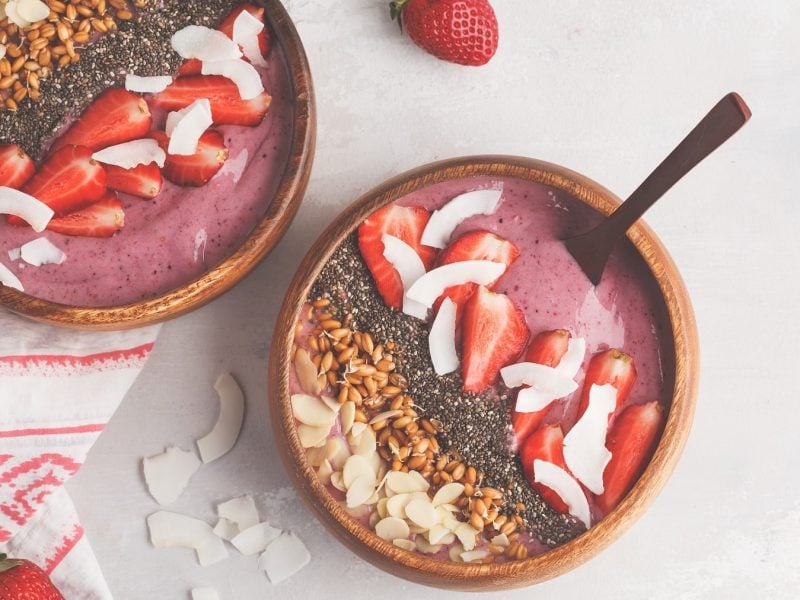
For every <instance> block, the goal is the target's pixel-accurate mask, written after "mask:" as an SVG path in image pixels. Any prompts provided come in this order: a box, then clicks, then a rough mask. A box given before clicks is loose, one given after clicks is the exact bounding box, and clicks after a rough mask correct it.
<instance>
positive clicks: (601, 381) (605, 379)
mask: <svg viewBox="0 0 800 600" xmlns="http://www.w3.org/2000/svg"><path fill="white" fill-rule="evenodd" d="M635 382H636V367H634V365H633V357H632V356H630V355H629V354H625V353H624V352H622V351H621V350H617V349H616V348H609V349H608V350H606V351H604V352H600V353H598V354H595V355H594V356H593V357H592V360H591V361H590V362H589V366H588V367H587V369H586V378H585V379H584V381H583V389H582V390H581V401H580V404H579V406H578V418H579V419H580V418H581V415H583V412H584V411H585V410H586V407H587V406H589V390H591V389H592V385H593V384H597V385H605V384H606V383H610V384H611V385H613V386H614V387H615V388H617V410H619V407H620V406H622V405H623V404H624V403H625V400H626V399H627V398H628V395H629V394H630V393H631V388H633V384H634V383H635Z"/></svg>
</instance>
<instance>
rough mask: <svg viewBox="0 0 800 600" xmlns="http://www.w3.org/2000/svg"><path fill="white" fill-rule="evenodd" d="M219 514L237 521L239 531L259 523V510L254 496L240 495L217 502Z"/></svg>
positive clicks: (232, 521)
mask: <svg viewBox="0 0 800 600" xmlns="http://www.w3.org/2000/svg"><path fill="white" fill-rule="evenodd" d="M217 515H219V516H220V517H221V518H223V519H228V521H230V522H231V523H236V526H237V527H238V528H239V531H244V530H246V529H248V528H250V527H252V526H253V525H258V510H257V509H256V503H255V501H254V500H253V497H252V496H247V495H245V496H239V497H238V498H231V499H230V500H228V501H227V502H223V503H222V504H217Z"/></svg>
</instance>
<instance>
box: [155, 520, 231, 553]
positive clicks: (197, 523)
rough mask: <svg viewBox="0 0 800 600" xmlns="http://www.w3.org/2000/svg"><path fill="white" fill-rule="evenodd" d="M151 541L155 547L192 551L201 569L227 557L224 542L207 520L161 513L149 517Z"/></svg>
mask: <svg viewBox="0 0 800 600" xmlns="http://www.w3.org/2000/svg"><path fill="white" fill-rule="evenodd" d="M147 527H148V528H149V530H150V542H151V543H152V544H153V546H154V547H156V548H193V549H194V550H195V552H197V560H198V562H199V563H200V565H201V566H203V567H207V566H208V565H213V564H214V563H216V562H219V561H220V560H223V559H225V558H227V557H228V551H227V550H226V549H225V543H224V542H223V541H222V539H220V538H219V537H217V536H216V535H215V534H214V531H213V530H212V529H211V526H210V525H209V524H208V523H206V522H205V521H201V520H200V519H194V518H192V517H187V516H186V515H181V514H178V513H173V512H167V511H165V510H160V511H158V512H155V513H153V514H152V515H150V516H149V517H147Z"/></svg>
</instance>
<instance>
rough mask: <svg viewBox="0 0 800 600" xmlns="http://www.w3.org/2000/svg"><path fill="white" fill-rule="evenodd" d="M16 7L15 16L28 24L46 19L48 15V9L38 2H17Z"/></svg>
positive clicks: (20, 0)
mask: <svg viewBox="0 0 800 600" xmlns="http://www.w3.org/2000/svg"><path fill="white" fill-rule="evenodd" d="M9 4H10V3H9ZM16 5H17V14H18V15H19V16H20V17H22V18H23V19H25V20H26V21H28V22H29V23H36V21H41V20H42V19H46V18H47V17H48V15H49V14H50V8H49V7H48V6H47V4H45V3H44V2H41V1H40V0H18V1H17V3H16Z"/></svg>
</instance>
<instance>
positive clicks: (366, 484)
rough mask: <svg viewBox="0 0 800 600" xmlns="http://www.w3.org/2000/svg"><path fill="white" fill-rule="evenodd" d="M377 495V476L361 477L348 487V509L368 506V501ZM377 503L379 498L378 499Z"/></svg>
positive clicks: (367, 475)
mask: <svg viewBox="0 0 800 600" xmlns="http://www.w3.org/2000/svg"><path fill="white" fill-rule="evenodd" d="M374 493H375V475H374V474H373V473H372V472H370V473H368V474H364V475H359V476H358V477H356V478H355V479H354V480H353V481H352V482H351V483H350V485H348V486H347V508H355V507H357V506H361V505H362V504H368V502H367V500H369V498H370V497H371V496H372V495H373V494H374ZM376 501H377V498H376Z"/></svg>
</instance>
